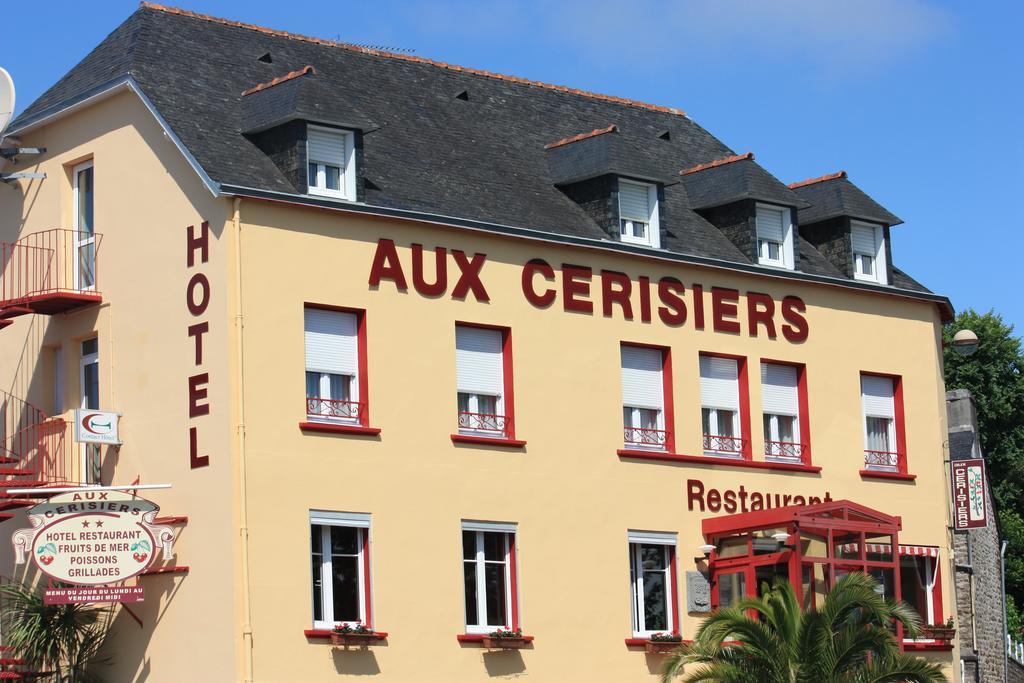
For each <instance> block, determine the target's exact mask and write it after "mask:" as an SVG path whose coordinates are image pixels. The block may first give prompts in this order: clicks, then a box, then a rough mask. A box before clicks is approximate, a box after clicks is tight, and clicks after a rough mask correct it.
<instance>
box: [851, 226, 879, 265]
mask: <svg viewBox="0 0 1024 683" xmlns="http://www.w3.org/2000/svg"><path fill="white" fill-rule="evenodd" d="M877 233H878V229H877V228H876V227H875V226H873V225H865V224H863V223H852V224H851V225H850V239H851V240H852V246H853V251H854V252H856V253H858V254H867V255H868V256H870V257H872V258H877V254H878V239H877Z"/></svg>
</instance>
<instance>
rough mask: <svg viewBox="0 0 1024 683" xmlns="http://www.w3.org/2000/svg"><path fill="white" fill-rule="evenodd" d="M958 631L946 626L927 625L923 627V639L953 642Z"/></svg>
mask: <svg viewBox="0 0 1024 683" xmlns="http://www.w3.org/2000/svg"><path fill="white" fill-rule="evenodd" d="M955 636H956V629H955V628H953V627H952V626H949V625H946V624H926V625H925V626H922V627H921V637H922V638H925V639H929V640H953V638H954V637H955Z"/></svg>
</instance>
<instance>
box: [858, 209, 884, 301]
mask: <svg viewBox="0 0 1024 683" xmlns="http://www.w3.org/2000/svg"><path fill="white" fill-rule="evenodd" d="M850 244H851V248H852V252H853V277H854V279H857V280H866V281H868V282H877V283H879V284H883V285H884V284H888V281H887V278H886V271H887V270H888V267H887V264H886V262H885V234H884V233H883V232H882V226H881V225H876V224H873V223H862V222H861V221H850Z"/></svg>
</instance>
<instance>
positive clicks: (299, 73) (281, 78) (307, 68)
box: [242, 66, 316, 97]
mask: <svg viewBox="0 0 1024 683" xmlns="http://www.w3.org/2000/svg"><path fill="white" fill-rule="evenodd" d="M315 73H316V69H314V68H313V67H311V66H304V67H302V68H301V69H299V70H298V71H289V72H288V73H286V74H285V75H284V76H278V77H277V78H275V79H274V80H272V81H268V82H267V83H260V84H259V85H254V86H253V87H251V88H249V89H248V90H243V91H242V97H245V96H246V95H252V94H253V93H255V92H259V91H261V90H266V89H267V88H273V87H274V86H275V85H281V84H282V83H285V82H287V81H290V80H292V79H294V78H298V77H299V76H305V75H306V74H315Z"/></svg>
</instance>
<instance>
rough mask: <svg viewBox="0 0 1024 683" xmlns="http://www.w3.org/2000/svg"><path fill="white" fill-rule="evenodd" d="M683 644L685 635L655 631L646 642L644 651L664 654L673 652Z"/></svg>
mask: <svg viewBox="0 0 1024 683" xmlns="http://www.w3.org/2000/svg"><path fill="white" fill-rule="evenodd" d="M682 644H683V637H682V636H681V635H679V634H678V633H655V634H654V635H652V636H651V637H650V639H649V640H648V641H647V642H646V643H644V651H646V652H647V653H648V654H652V655H653V654H664V653H666V652H671V651H672V650H675V649H676V648H677V647H679V646H680V645H682Z"/></svg>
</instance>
